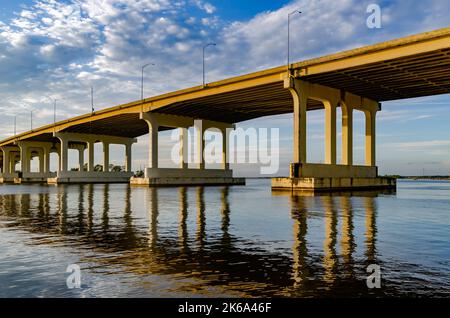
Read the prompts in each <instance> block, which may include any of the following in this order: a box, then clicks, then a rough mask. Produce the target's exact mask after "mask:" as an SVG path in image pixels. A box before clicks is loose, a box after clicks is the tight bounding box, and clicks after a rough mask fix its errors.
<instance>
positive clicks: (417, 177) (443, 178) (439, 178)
mask: <svg viewBox="0 0 450 318" xmlns="http://www.w3.org/2000/svg"><path fill="white" fill-rule="evenodd" d="M385 177H388V178H395V179H401V180H450V176H399V175H385ZM244 178H246V179H272V177H244ZM274 178H280V177H274Z"/></svg>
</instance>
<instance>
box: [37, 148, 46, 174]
mask: <svg viewBox="0 0 450 318" xmlns="http://www.w3.org/2000/svg"><path fill="white" fill-rule="evenodd" d="M38 158H39V173H44V172H45V167H44V166H45V165H44V152H43V151H40V152H39V155H38Z"/></svg>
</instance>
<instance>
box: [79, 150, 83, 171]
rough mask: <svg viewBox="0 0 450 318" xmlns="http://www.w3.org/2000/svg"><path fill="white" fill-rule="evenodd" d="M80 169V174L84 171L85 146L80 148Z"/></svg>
mask: <svg viewBox="0 0 450 318" xmlns="http://www.w3.org/2000/svg"><path fill="white" fill-rule="evenodd" d="M78 169H79V171H80V172H81V171H83V170H84V146H83V147H80V148H78Z"/></svg>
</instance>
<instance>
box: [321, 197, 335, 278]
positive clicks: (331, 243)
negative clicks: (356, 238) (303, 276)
mask: <svg viewBox="0 0 450 318" xmlns="http://www.w3.org/2000/svg"><path fill="white" fill-rule="evenodd" d="M322 204H323V208H324V212H325V241H324V244H323V249H324V258H323V266H324V269H325V274H324V279H325V281H326V282H327V283H333V282H334V280H335V278H336V271H337V255H336V241H337V238H336V237H337V223H338V219H337V211H336V209H335V206H334V202H333V198H332V197H330V196H323V197H322Z"/></svg>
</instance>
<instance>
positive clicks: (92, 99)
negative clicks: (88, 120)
mask: <svg viewBox="0 0 450 318" xmlns="http://www.w3.org/2000/svg"><path fill="white" fill-rule="evenodd" d="M91 113H94V86H91Z"/></svg>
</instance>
